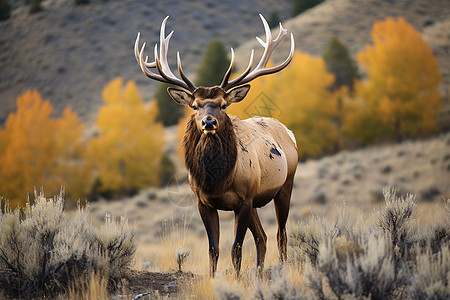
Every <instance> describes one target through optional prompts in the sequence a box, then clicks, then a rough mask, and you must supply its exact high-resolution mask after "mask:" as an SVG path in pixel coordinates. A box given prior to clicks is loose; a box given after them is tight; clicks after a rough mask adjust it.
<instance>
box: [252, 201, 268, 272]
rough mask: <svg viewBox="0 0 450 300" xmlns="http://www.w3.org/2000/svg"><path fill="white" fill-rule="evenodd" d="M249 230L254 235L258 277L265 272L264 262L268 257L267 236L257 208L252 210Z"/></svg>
mask: <svg viewBox="0 0 450 300" xmlns="http://www.w3.org/2000/svg"><path fill="white" fill-rule="evenodd" d="M249 229H250V231H251V232H252V234H253V238H254V239H255V245H256V267H257V268H258V276H260V277H261V276H262V274H263V271H264V260H265V257H266V247H267V246H266V245H267V236H266V233H265V232H264V229H263V227H262V225H261V221H260V220H259V216H258V212H257V210H256V208H253V209H252V217H251V220H250V224H249Z"/></svg>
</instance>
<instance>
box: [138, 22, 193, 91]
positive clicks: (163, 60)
mask: <svg viewBox="0 0 450 300" xmlns="http://www.w3.org/2000/svg"><path fill="white" fill-rule="evenodd" d="M168 18H169V16H167V17H166V18H165V19H164V21H163V22H162V24H161V33H160V37H159V39H160V46H159V57H158V44H155V61H154V62H151V63H149V62H147V60H148V56H147V57H146V58H145V61H144V59H143V56H144V49H145V43H144V44H143V45H142V48H141V51H139V39H140V36H141V33H140V32H139V33H138V35H137V38H136V43H135V44H134V56H135V57H136V60H137V62H138V63H139V66H140V67H141V69H142V72H144V74H145V75H147V77H149V78H151V79H154V80H158V81H161V82H165V83H170V84H174V85H177V86H179V87H182V88H184V89H186V90H188V91H191V92H194V91H195V89H196V88H197V87H196V86H195V85H194V84H193V83H192V82H191V81H190V80H189V79H188V78H187V77H186V75H185V74H184V73H183V68H182V67H181V58H180V52H177V62H178V72H179V73H180V76H181V79H183V80H180V79H179V78H177V77H176V76H175V75H174V74H173V73H172V71H171V70H170V67H169V63H168V61H167V51H168V50H169V41H170V38H171V37H172V34H173V31H172V32H171V33H169V35H168V36H167V37H166V33H165V32H166V22H167V19H168ZM151 68H156V70H157V71H158V73H159V74H156V73H153V72H152V71H151V70H150V69H151Z"/></svg>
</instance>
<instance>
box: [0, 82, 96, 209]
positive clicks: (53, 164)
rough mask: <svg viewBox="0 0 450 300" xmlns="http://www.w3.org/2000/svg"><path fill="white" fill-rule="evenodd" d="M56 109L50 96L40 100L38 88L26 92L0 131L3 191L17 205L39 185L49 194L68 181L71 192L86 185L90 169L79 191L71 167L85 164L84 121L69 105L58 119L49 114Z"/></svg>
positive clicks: (0, 184) (0, 185)
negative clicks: (49, 99)
mask: <svg viewBox="0 0 450 300" xmlns="http://www.w3.org/2000/svg"><path fill="white" fill-rule="evenodd" d="M52 113H53V107H52V105H51V104H50V102H49V101H48V100H45V101H44V100H42V97H41V95H40V94H39V93H38V92H37V91H35V90H33V91H26V92H25V93H24V94H23V95H21V96H19V97H18V98H17V111H16V112H15V113H11V114H10V115H9V117H8V119H7V120H6V123H5V128H4V129H2V130H0V195H1V196H3V197H5V198H7V199H9V200H10V201H11V203H13V204H17V203H20V202H22V203H23V202H24V201H25V200H26V195H27V193H33V190H34V188H40V187H41V186H42V187H44V189H45V190H46V192H47V194H57V193H59V190H60V189H61V187H64V186H66V192H67V193H68V195H76V196H77V197H82V196H83V192H84V191H86V189H87V188H88V184H86V185H84V182H87V178H89V176H88V174H84V175H83V176H84V180H86V181H83V186H81V187H79V189H78V190H75V189H74V187H73V186H72V185H71V184H72V182H71V181H72V180H74V181H76V180H79V178H76V176H75V175H76V174H74V173H73V170H74V169H78V168H84V166H83V156H82V152H83V151H82V148H83V144H82V142H81V134H82V131H83V128H84V125H83V124H82V123H81V122H80V121H79V120H78V118H77V117H76V115H75V114H74V113H73V112H71V110H70V109H68V110H66V111H65V113H64V114H63V116H62V117H61V118H59V119H54V118H51V114H52ZM66 124H67V126H66ZM74 148H76V149H77V151H73V149H74ZM68 159H72V162H71V163H69V162H68V161H67V160H68ZM86 173H88V171H87V170H86ZM69 198H70V197H69ZM73 200H78V199H73Z"/></svg>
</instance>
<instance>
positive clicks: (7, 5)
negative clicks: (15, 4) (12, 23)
mask: <svg viewBox="0 0 450 300" xmlns="http://www.w3.org/2000/svg"><path fill="white" fill-rule="evenodd" d="M11 9H12V6H11V2H10V1H9V0H0V21H4V20H7V19H9V17H10V16H11Z"/></svg>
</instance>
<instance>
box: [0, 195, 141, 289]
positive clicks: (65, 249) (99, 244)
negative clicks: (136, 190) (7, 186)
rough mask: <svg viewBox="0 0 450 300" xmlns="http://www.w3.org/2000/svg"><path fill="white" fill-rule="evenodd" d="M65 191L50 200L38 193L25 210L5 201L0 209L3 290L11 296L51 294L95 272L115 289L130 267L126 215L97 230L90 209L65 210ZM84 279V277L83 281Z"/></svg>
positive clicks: (130, 230) (129, 232)
mask: <svg viewBox="0 0 450 300" xmlns="http://www.w3.org/2000/svg"><path fill="white" fill-rule="evenodd" d="M63 207H64V195H63V193H61V194H60V195H59V196H57V197H54V198H53V199H46V198H45V197H44V194H43V192H42V191H41V192H40V193H39V194H38V193H37V192H35V199H34V203H33V204H31V202H30V201H28V202H27V205H26V207H25V208H24V209H23V212H22V211H21V210H20V209H19V208H16V209H15V210H14V211H12V210H11V209H10V207H9V205H8V203H6V204H5V208H4V211H3V212H1V213H0V269H1V270H2V272H0V291H3V292H4V293H5V294H7V295H10V296H11V297H18V296H19V297H38V296H39V297H52V296H54V295H56V294H58V293H62V292H64V291H67V290H68V288H69V287H71V286H73V285H75V284H77V283H80V282H86V281H88V279H89V276H91V274H92V273H96V274H102V276H104V277H105V278H107V279H109V287H110V288H112V289H113V288H115V287H116V286H117V283H118V282H119V280H121V278H123V277H125V276H126V275H127V273H128V271H129V267H130V263H131V260H132V259H133V256H134V252H135V250H136V244H135V241H134V229H133V228H132V227H130V226H129V225H128V224H127V221H126V219H125V218H121V219H120V221H119V222H116V221H115V220H113V219H112V218H111V217H107V218H106V222H105V225H104V226H103V227H102V228H101V229H100V230H95V229H94V228H93V226H92V225H90V224H89V223H88V221H87V216H88V212H87V210H86V209H85V208H81V207H78V210H77V211H76V214H75V216H74V218H72V219H69V218H68V217H67V216H66V215H65V213H64V209H63ZM83 279H85V280H83Z"/></svg>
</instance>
